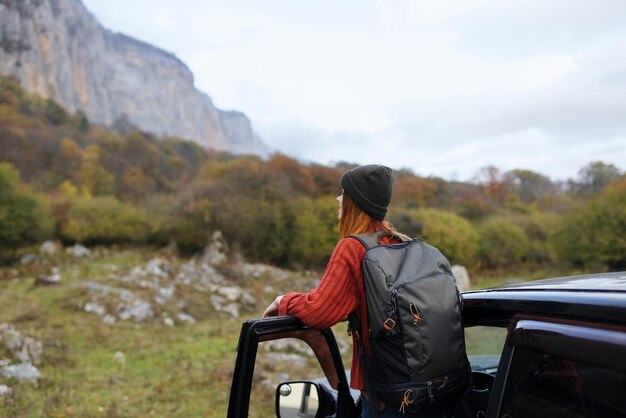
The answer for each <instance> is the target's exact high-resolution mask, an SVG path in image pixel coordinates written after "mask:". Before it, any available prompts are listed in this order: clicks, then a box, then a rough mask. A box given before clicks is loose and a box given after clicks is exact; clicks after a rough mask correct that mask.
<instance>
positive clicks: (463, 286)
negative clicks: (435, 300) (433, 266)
mask: <svg viewBox="0 0 626 418" xmlns="http://www.w3.org/2000/svg"><path fill="white" fill-rule="evenodd" d="M452 275H453V276H454V278H455V279H456V286H457V287H458V288H459V291H460V292H465V291H466V290H470V289H471V287H470V277H469V274H468V273H467V269H466V268H465V267H463V266H461V265H458V264H455V265H454V266H452Z"/></svg>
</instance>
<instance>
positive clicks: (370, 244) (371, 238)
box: [348, 232, 381, 250]
mask: <svg viewBox="0 0 626 418" xmlns="http://www.w3.org/2000/svg"><path fill="white" fill-rule="evenodd" d="M380 236H381V234H380V232H372V233H371V234H358V235H348V237H349V238H354V239H355V240H357V241H359V242H360V243H361V244H363V246H364V247H365V249H366V250H369V249H370V248H374V247H376V246H377V245H378V244H379V241H380Z"/></svg>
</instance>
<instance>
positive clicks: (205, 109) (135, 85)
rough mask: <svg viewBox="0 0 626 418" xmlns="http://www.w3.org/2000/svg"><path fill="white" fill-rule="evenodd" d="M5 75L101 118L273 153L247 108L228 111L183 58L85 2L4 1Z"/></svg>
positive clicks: (0, 46) (0, 39) (0, 13)
mask: <svg viewBox="0 0 626 418" xmlns="http://www.w3.org/2000/svg"><path fill="white" fill-rule="evenodd" d="M0 73H1V74H3V75H12V76H15V77H17V78H18V79H19V80H20V82H21V83H22V85H23V86H24V87H25V88H26V89H27V90H29V91H31V92H34V93H37V94H39V95H42V96H44V97H51V98H53V99H55V100H56V101H58V102H59V103H60V104H61V105H63V106H64V107H65V108H66V109H67V110H68V111H70V112H74V111H77V110H82V111H83V112H85V114H86V115H87V116H88V117H89V119H90V120H92V121H94V122H96V123H101V124H104V125H115V124H116V123H117V122H120V121H123V122H124V123H125V124H128V123H130V124H132V125H133V126H135V127H137V128H139V129H141V130H143V131H146V132H150V133H153V134H155V135H159V136H178V137H182V138H186V139H191V140H193V141H196V142H198V143H199V144H201V145H203V146H204V147H205V148H214V149H218V150H225V151H230V152H234V153H252V154H261V155H265V154H267V153H268V148H267V147H266V146H265V145H264V144H263V143H262V142H261V140H260V139H259V138H258V136H256V135H255V134H254V132H253V131H252V127H251V124H250V120H249V119H248V118H247V117H246V116H245V115H244V114H243V113H240V112H233V111H229V112H225V111H221V110H219V109H217V108H216V107H215V106H214V105H213V103H212V101H211V99H210V98H209V96H207V95H206V94H204V93H202V92H200V91H198V90H196V88H195V87H194V80H193V74H192V73H191V71H189V68H187V66H186V65H185V64H184V63H183V62H181V61H180V60H179V59H178V58H176V57H175V56H174V55H173V54H170V53H168V52H165V51H163V50H161V49H158V48H155V47H153V46H151V45H148V44H146V43H144V42H141V41H138V40H136V39H133V38H130V37H128V36H125V35H122V34H118V33H113V32H111V31H109V30H107V29H105V28H103V27H102V26H100V25H99V23H98V22H97V21H96V19H95V18H94V17H93V15H91V14H90V13H89V11H88V10H87V9H86V8H85V7H84V6H83V4H82V3H81V2H80V0H0Z"/></svg>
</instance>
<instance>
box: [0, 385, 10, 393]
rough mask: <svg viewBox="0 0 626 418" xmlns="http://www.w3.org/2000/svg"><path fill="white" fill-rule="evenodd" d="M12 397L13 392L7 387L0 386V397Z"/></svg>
mask: <svg viewBox="0 0 626 418" xmlns="http://www.w3.org/2000/svg"><path fill="white" fill-rule="evenodd" d="M11 395H13V390H12V389H11V388H10V387H8V386H7V385H0V396H11Z"/></svg>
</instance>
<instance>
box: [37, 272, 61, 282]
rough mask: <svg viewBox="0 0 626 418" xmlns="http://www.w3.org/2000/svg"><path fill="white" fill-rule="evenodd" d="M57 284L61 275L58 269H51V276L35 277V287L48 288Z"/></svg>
mask: <svg viewBox="0 0 626 418" xmlns="http://www.w3.org/2000/svg"><path fill="white" fill-rule="evenodd" d="M57 284H61V273H60V272H59V269H58V268H53V269H52V274H50V275H45V274H40V275H39V276H37V279H35V285H37V286H50V285H57Z"/></svg>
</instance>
